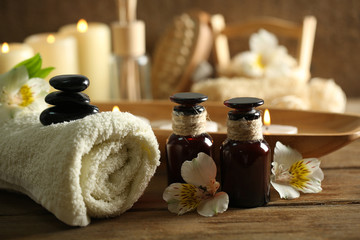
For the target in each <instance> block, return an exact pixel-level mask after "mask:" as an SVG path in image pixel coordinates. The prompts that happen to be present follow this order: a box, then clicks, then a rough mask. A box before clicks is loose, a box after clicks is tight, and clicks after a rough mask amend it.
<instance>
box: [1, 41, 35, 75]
mask: <svg viewBox="0 0 360 240" xmlns="http://www.w3.org/2000/svg"><path fill="white" fill-rule="evenodd" d="M0 47H1V49H0V74H2V73H5V72H7V71H9V70H10V69H11V68H13V67H14V66H15V65H16V64H18V63H20V62H22V61H24V60H26V59H28V58H31V57H33V56H34V51H33V49H32V48H31V47H30V46H29V45H27V44H24V43H9V44H8V43H3V44H1V46H0Z"/></svg>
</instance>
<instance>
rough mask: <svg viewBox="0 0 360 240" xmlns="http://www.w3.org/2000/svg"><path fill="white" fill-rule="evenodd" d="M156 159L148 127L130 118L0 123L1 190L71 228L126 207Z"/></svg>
mask: <svg viewBox="0 0 360 240" xmlns="http://www.w3.org/2000/svg"><path fill="white" fill-rule="evenodd" d="M159 158H160V152H159V146H158V142H157V140H156V137H155V135H154V133H153V131H152V129H151V127H150V125H148V124H147V123H145V122H144V121H142V120H141V119H139V118H137V117H135V116H133V115H131V114H129V113H123V112H114V113H113V112H103V113H98V114H94V115H90V116H87V117H85V118H83V119H80V120H76V121H72V122H65V123H59V124H54V125H49V126H43V125H41V123H40V122H39V115H38V114H30V115H26V116H23V117H19V118H16V119H13V120H10V121H7V122H6V123H4V124H2V125H1V126H0V188H3V189H10V190H15V191H19V192H22V193H24V194H27V195H28V196H29V197H31V198H32V199H33V200H34V201H36V202H37V203H39V204H41V205H42V206H44V207H45V208H46V209H48V210H49V211H50V212H52V213H53V214H54V215H55V216H56V217H57V218H58V219H60V220H61V221H63V222H65V223H66V224H69V225H73V226H86V225H88V224H89V223H90V218H91V217H96V218H102V217H111V216H117V215H120V214H121V213H123V212H125V211H126V210H128V209H129V208H131V207H132V205H133V204H134V203H135V202H136V201H137V200H138V199H139V197H140V196H141V195H142V193H143V192H144V190H145V188H146V187H147V185H148V183H149V181H150V179H151V177H152V176H153V175H154V173H155V170H156V167H157V166H158V165H159V163H160V162H159Z"/></svg>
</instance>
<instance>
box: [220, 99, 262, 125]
mask: <svg viewBox="0 0 360 240" xmlns="http://www.w3.org/2000/svg"><path fill="white" fill-rule="evenodd" d="M263 104H264V100H262V99H260V98H251V97H239V98H231V99H229V100H226V101H225V102H224V105H225V106H227V107H229V108H234V109H235V110H232V111H230V112H229V113H228V116H229V119H230V120H234V121H236V120H240V119H242V118H245V119H246V120H255V119H258V118H259V117H260V116H261V115H260V112H259V111H258V110H256V109H255V107H258V106H261V105H263Z"/></svg>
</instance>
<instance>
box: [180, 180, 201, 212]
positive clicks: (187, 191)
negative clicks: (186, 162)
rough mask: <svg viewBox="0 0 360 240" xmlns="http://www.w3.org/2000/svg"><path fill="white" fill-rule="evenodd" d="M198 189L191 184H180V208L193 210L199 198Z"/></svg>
mask: <svg viewBox="0 0 360 240" xmlns="http://www.w3.org/2000/svg"><path fill="white" fill-rule="evenodd" d="M198 190H199V189H198V188H197V187H196V186H194V185H192V184H182V188H181V193H180V199H181V200H180V204H181V206H182V208H187V209H195V208H197V206H198V205H199V203H200V201H201V198H199V197H198V194H197V193H198Z"/></svg>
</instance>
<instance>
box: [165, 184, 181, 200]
mask: <svg viewBox="0 0 360 240" xmlns="http://www.w3.org/2000/svg"><path fill="white" fill-rule="evenodd" d="M181 188H182V186H181V183H173V184H171V185H170V186H168V187H167V188H166V189H165V191H164V193H163V199H164V200H165V201H166V202H170V201H173V200H180V193H181Z"/></svg>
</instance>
